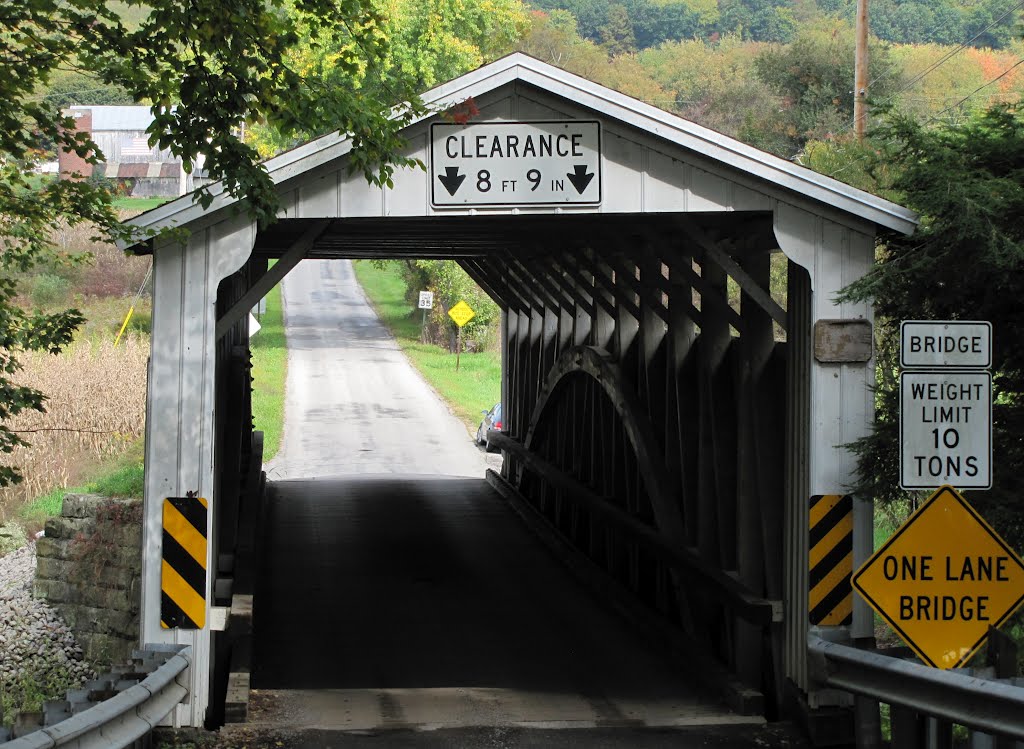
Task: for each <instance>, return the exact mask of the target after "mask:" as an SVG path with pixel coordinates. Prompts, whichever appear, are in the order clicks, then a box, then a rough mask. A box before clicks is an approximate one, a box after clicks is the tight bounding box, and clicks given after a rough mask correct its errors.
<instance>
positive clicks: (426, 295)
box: [417, 291, 434, 309]
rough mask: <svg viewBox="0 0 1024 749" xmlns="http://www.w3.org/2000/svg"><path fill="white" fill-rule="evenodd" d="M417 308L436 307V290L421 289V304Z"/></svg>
mask: <svg viewBox="0 0 1024 749" xmlns="http://www.w3.org/2000/svg"><path fill="white" fill-rule="evenodd" d="M417 309H434V292H433V291H421V292H420V304H419V307H418V308H417Z"/></svg>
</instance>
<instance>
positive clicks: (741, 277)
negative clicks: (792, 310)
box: [677, 216, 787, 330]
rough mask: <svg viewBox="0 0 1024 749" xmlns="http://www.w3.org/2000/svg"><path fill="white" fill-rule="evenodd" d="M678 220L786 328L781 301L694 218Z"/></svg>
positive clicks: (741, 286) (722, 267) (744, 289)
mask: <svg viewBox="0 0 1024 749" xmlns="http://www.w3.org/2000/svg"><path fill="white" fill-rule="evenodd" d="M677 220H678V222H679V225H680V226H681V227H682V229H683V231H684V232H686V234H687V236H689V237H690V238H691V239H693V241H694V242H696V244H697V246H698V247H700V248H701V249H702V250H703V251H704V252H705V253H706V255H707V256H708V258H710V259H711V260H712V261H714V262H715V263H717V264H718V267H720V268H721V269H722V270H724V271H725V272H726V273H728V274H729V275H730V276H732V279H733V280H734V281H735V282H736V283H737V284H739V287H740V288H741V289H742V290H743V293H744V294H746V295H747V296H749V297H750V299H751V300H753V301H754V303H755V304H757V306H758V307H760V308H761V309H763V310H764V311H765V312H767V313H768V314H769V315H771V317H772V319H773V320H775V322H777V323H778V324H779V325H781V326H782V328H783V330H785V328H786V320H787V318H786V310H784V309H782V307H780V306H779V303H778V302H776V301H775V300H774V299H772V295H771V294H770V293H769V292H767V291H765V289H764V288H762V287H761V285H760V284H759V283H758V282H757V281H755V280H754V279H753V278H752V277H751V276H750V274H749V273H747V272H746V271H745V270H743V268H741V267H740V265H739V263H737V262H736V261H735V260H733V259H732V258H731V257H730V256H729V253H727V252H726V251H725V250H723V249H722V248H721V247H719V246H718V244H717V243H716V242H714V241H713V240H712V239H711V238H710V237H708V235H707V234H705V233H704V230H703V229H701V228H700V227H699V226H697V224H696V223H695V222H694V221H693V219H691V218H689V217H687V216H680V217H679V218H678V219H677Z"/></svg>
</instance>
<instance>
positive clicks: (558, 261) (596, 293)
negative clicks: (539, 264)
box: [548, 252, 615, 317]
mask: <svg viewBox="0 0 1024 749" xmlns="http://www.w3.org/2000/svg"><path fill="white" fill-rule="evenodd" d="M566 260H567V262H566ZM548 261H549V262H550V263H551V264H552V265H553V266H554V268H555V269H556V271H558V272H559V273H562V274H564V275H565V277H568V278H571V277H575V281H574V282H573V283H574V284H575V285H577V290H578V291H579V293H581V294H583V295H584V296H589V297H590V298H591V299H592V300H593V302H594V303H596V304H598V305H600V306H601V308H602V309H604V311H606V313H607V314H608V315H610V316H612V317H614V315H615V305H614V304H612V303H611V302H610V301H608V300H607V299H606V298H604V296H603V295H602V294H601V292H600V290H599V289H597V288H596V286H595V285H594V282H593V280H592V279H588V278H587V275H586V274H585V273H584V271H583V269H582V268H581V267H580V266H579V265H578V264H577V263H575V258H574V257H572V255H571V254H570V253H566V252H563V253H562V254H561V255H560V258H559V257H551V258H550V259H549V260H548ZM591 309H592V310H593V309H594V306H593V305H591ZM591 317H593V314H592V315H591Z"/></svg>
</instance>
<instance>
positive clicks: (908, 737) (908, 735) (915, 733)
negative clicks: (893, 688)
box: [889, 705, 926, 749]
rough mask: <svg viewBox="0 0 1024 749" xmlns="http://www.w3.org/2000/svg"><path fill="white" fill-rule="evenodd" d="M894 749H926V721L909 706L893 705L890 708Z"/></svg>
mask: <svg viewBox="0 0 1024 749" xmlns="http://www.w3.org/2000/svg"><path fill="white" fill-rule="evenodd" d="M889 725H890V727H891V729H892V749H925V746H926V745H925V738H926V736H925V721H924V718H923V717H922V716H921V714H920V713H918V712H917V711H915V710H911V709H910V708H909V707H900V706H899V705H892V706H891V707H890V710H889Z"/></svg>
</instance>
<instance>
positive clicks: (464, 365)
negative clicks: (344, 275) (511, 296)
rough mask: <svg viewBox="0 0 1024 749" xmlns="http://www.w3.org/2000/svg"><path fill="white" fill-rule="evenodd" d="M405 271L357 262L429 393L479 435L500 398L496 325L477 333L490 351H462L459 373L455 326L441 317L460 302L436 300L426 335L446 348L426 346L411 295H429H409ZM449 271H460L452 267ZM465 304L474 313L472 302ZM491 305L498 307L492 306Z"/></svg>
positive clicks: (395, 266)
mask: <svg viewBox="0 0 1024 749" xmlns="http://www.w3.org/2000/svg"><path fill="white" fill-rule="evenodd" d="M401 265H402V264H401V263H399V262H398V261H389V262H386V263H374V262H370V261H367V260H358V261H355V262H354V266H355V273H356V278H357V279H358V280H359V283H360V284H361V285H362V287H363V291H364V292H365V293H366V296H367V298H368V299H369V300H370V303H371V304H372V305H373V307H374V309H375V310H376V311H377V315H378V316H379V317H380V319H381V321H382V322H383V323H384V324H385V325H386V326H387V327H388V329H389V330H390V331H391V334H392V335H393V336H394V337H395V340H397V341H398V345H399V346H400V347H401V349H402V351H403V352H405V355H406V356H408V357H409V360H410V361H411V362H412V363H413V365H414V366H415V367H416V369H418V370H419V371H420V373H421V374H422V375H423V378H424V379H425V380H426V381H427V382H429V383H430V385H431V387H433V388H434V390H436V391H437V392H438V394H439V395H440V396H441V397H442V398H444V400H445V401H446V402H447V403H448V405H449V406H450V407H451V409H452V411H453V412H454V413H455V415H456V416H458V417H459V419H461V420H462V422H463V423H464V424H465V425H466V426H467V427H469V428H470V429H472V430H475V429H476V427H477V425H478V424H479V423H480V417H481V413H480V412H481V411H483V410H487V409H490V408H491V406H493V405H494V404H495V403H497V402H498V400H500V398H501V354H500V353H499V351H498V346H497V323H496V321H492V322H490V323H488V325H489V326H490V329H488V330H483V329H481V330H479V331H478V332H477V338H476V340H478V341H487V342H489V343H488V345H486V346H480V345H478V346H476V350H474V351H465V350H464V351H463V352H462V354H461V355H460V356H459V370H458V371H457V372H456V371H455V359H456V357H455V352H454V351H452V350H451V349H450V348H449V346H448V345H447V343H448V341H450V340H451V338H452V334H453V332H454V329H455V323H453V322H452V321H451V320H447V322H445V321H444V320H441V319H440V316H441V315H443V316H444V318H445V319H447V312H446V311H445V309H446V308H447V307H450V306H453V305H454V304H455V303H456V302H458V301H459V300H458V299H455V300H454V301H450V302H448V304H447V305H446V306H445V307H444V308H442V307H441V305H442V304H443V303H442V302H441V298H442V297H441V295H440V294H437V295H435V297H434V299H435V309H434V310H433V311H432V314H431V315H429V316H428V324H427V326H426V329H427V330H428V332H429V331H430V330H433V331H434V334H433V336H434V337H435V338H437V337H440V338H441V339H442V340H443V341H444V343H445V345H438V344H437V343H434V342H424V326H423V322H422V320H423V314H422V310H418V309H416V304H415V302H413V301H410V299H411V297H412V295H413V294H417V295H418V293H419V292H420V291H421V290H422V291H426V290H428V287H424V288H422V289H420V288H413V289H411V290H410V288H409V287H408V285H407V283H406V280H405V278H404V277H403V269H402V267H401ZM451 265H453V266H455V267H456V268H457V267H458V266H457V265H456V264H455V263H454V262H453V263H451ZM446 270H447V271H451V269H446ZM467 302H468V303H469V305H470V306H471V307H474V302H473V301H471V300H467ZM488 303H489V304H491V305H494V302H491V301H490V300H488ZM478 306H480V307H482V306H483V305H479V304H478ZM474 309H476V307H474ZM467 327H469V326H467Z"/></svg>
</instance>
